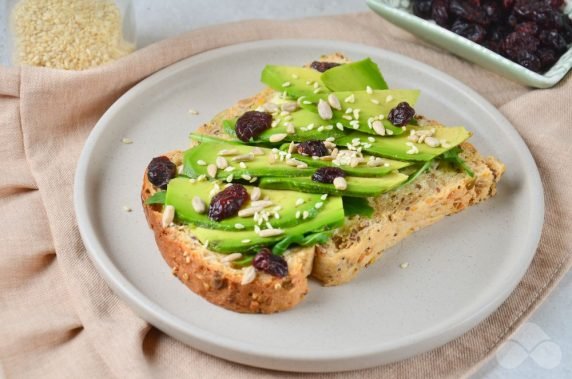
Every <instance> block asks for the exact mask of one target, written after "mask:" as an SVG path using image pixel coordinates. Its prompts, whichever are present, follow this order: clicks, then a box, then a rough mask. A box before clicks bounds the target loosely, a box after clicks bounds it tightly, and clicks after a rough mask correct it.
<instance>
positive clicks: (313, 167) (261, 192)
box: [141, 54, 504, 313]
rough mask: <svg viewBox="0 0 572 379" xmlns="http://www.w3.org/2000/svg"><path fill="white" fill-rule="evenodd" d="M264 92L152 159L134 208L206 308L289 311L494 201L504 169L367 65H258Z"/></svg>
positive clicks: (330, 60) (330, 59)
mask: <svg viewBox="0 0 572 379" xmlns="http://www.w3.org/2000/svg"><path fill="white" fill-rule="evenodd" d="M262 82H263V83H265V84H266V85H267V86H268V87H269V88H266V89H264V90H263V91H261V92H260V93H258V94H257V95H255V96H254V97H252V98H249V99H244V100H240V101H239V102H238V103H237V104H236V105H234V106H233V107H231V108H229V109H227V110H225V111H224V112H222V113H220V114H218V115H217V116H216V117H214V119H213V120H212V121H211V122H210V123H208V124H206V125H203V126H202V127H201V128H200V129H199V130H198V131H197V132H196V133H192V134H191V136H190V138H191V143H192V146H191V148H190V149H188V150H186V151H172V152H168V153H165V154H164V155H162V156H160V157H156V158H153V160H152V161H151V163H150V164H149V166H148V167H147V170H146V172H145V175H144V179H143V188H142V193H141V196H142V201H143V206H144V208H145V213H146V215H147V220H148V222H149V225H150V226H151V228H152V229H153V231H154V233H155V239H156V241H157V245H158V246H159V250H160V251H161V253H162V255H163V257H164V258H165V260H166V261H167V263H168V264H169V266H170V267H171V268H172V270H173V274H174V275H176V276H177V277H178V278H179V279H180V280H181V281H182V282H183V283H185V284H186V285H187V286H188V287H189V288H191V289H192V290H193V291H194V292H195V293H197V294H199V295H200V296H202V297H204V298H205V299H206V300H208V301H210V302H212V303H214V304H217V305H220V306H222V307H225V308H227V309H231V310H233V311H238V312H249V313H272V312H278V311H282V310H286V309H289V308H292V307H293V306H295V305H296V304H298V303H299V302H300V301H301V300H302V298H303V297H304V295H305V294H306V293H307V291H308V277H309V276H312V277H313V278H315V279H317V280H318V281H320V282H321V283H323V284H324V285H326V286H334V285H338V284H342V283H346V282H348V281H350V280H351V279H353V278H354V277H355V276H356V275H357V274H358V273H359V272H360V271H361V270H362V269H363V268H365V267H367V266H368V265H370V264H372V263H373V262H374V261H375V260H377V259H378V258H379V257H380V255H381V253H382V252H383V251H384V250H385V249H387V248H389V247H391V246H393V245H395V244H396V243H397V242H399V241H400V240H402V239H403V238H404V237H406V236H408V235H409V234H411V233H412V232H414V231H416V230H418V229H420V228H422V227H425V226H428V225H430V224H433V223H435V222H436V221H438V220H439V219H441V218H442V217H444V216H447V215H451V214H453V213H457V212H459V211H461V210H463V209H465V208H466V207H468V206H470V205H473V204H476V203H479V202H481V201H483V200H486V199H488V198H489V197H491V196H493V195H494V194H495V191H496V184H497V182H498V181H499V179H500V177H501V175H502V173H503V171H504V165H503V164H502V163H500V162H499V161H498V160H497V159H495V158H493V157H482V156H481V155H480V154H479V153H478V152H477V150H476V149H475V148H474V147H473V146H472V145H471V144H469V143H468V142H466V140H467V139H468V138H469V137H470V136H471V133H470V132H469V131H468V130H466V129H465V128H464V127H462V126H455V127H445V126H443V125H441V124H439V122H436V121H430V120H428V119H426V118H424V117H423V116H421V115H419V114H417V113H416V112H415V103H416V100H417V98H418V96H419V91H417V90H414V89H411V90H407V89H388V87H387V84H386V82H385V80H384V78H383V76H382V74H381V72H380V70H379V68H378V66H377V65H376V64H375V63H374V62H373V61H372V60H370V59H364V60H361V61H357V62H354V63H350V62H349V61H348V60H347V59H346V58H345V57H344V56H343V55H341V54H332V55H329V56H323V57H322V58H321V59H320V61H316V62H312V64H311V65H309V66H307V67H287V66H273V65H268V66H266V67H265V68H264V70H263V72H262Z"/></svg>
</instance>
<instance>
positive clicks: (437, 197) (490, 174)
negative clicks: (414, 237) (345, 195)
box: [312, 143, 505, 286]
mask: <svg viewBox="0 0 572 379" xmlns="http://www.w3.org/2000/svg"><path fill="white" fill-rule="evenodd" d="M461 147H462V148H463V153H462V157H463V159H464V160H465V161H466V163H467V164H468V165H469V166H470V167H471V168H472V170H473V171H474V173H475V176H474V177H472V178H471V177H470V176H468V175H467V174H465V173H464V172H459V171H457V170H456V169H453V168H451V167H440V168H439V169H437V167H433V168H431V169H430V170H429V171H428V172H427V173H425V174H423V176H421V177H420V178H419V179H418V180H415V181H414V182H413V183H410V184H408V185H406V186H404V187H402V188H399V189H398V190H395V191H391V192H388V193H385V194H383V195H381V196H378V197H377V198H374V199H372V200H370V204H371V206H372V207H373V208H374V214H373V216H372V218H371V219H368V218H364V217H360V216H355V217H352V218H351V219H346V222H345V224H344V226H343V227H342V228H340V229H338V231H337V232H336V233H335V234H334V236H333V237H332V239H331V240H330V241H329V242H328V243H326V244H323V245H318V246H317V247H316V255H315V258H314V265H313V270H312V276H313V277H314V278H316V279H318V280H319V281H320V282H322V284H323V285H325V286H335V285H339V284H343V283H347V282H349V281H351V280H352V279H353V278H355V277H356V276H357V275H358V274H359V272H361V270H363V269H364V268H366V267H368V266H369V265H370V264H372V263H374V262H375V261H376V260H377V259H378V258H379V257H380V256H381V255H382V253H383V252H384V251H385V250H387V249H388V248H390V247H392V246H394V245H396V244H397V243H398V242H399V241H401V240H403V239H404V238H405V237H407V236H409V235H410V234H412V233H413V232H415V231H417V230H419V229H421V228H424V227H426V226H429V225H431V224H434V223H436V222H437V221H439V220H441V219H442V218H443V217H445V216H449V215H453V214H455V213H458V212H460V211H462V210H463V209H465V208H467V207H469V206H471V205H474V204H478V203H480V202H482V201H484V200H486V199H488V198H490V197H492V196H494V195H495V193H496V185H497V183H498V181H499V180H500V178H501V176H502V174H503V173H504V170H505V166H504V165H503V164H502V163H500V162H499V161H498V160H496V159H495V158H493V157H487V158H484V157H482V156H481V155H480V154H479V153H478V152H477V150H476V149H475V148H474V147H473V145H471V144H470V143H463V144H462V145H461Z"/></svg>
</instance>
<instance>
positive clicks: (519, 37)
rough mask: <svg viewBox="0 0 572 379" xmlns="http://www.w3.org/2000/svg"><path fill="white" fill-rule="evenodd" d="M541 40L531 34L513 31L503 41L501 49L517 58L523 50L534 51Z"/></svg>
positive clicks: (505, 53) (511, 56)
mask: <svg viewBox="0 0 572 379" xmlns="http://www.w3.org/2000/svg"><path fill="white" fill-rule="evenodd" d="M539 43H540V41H538V39H537V38H536V37H534V36H532V35H530V34H526V33H519V32H512V33H510V34H509V35H508V36H506V38H505V39H504V40H503V41H502V45H501V51H502V53H503V54H504V55H506V56H507V57H509V58H510V59H513V60H516V59H517V56H518V54H519V53H520V52H521V51H526V52H529V53H534V52H535V51H536V49H537V48H538V45H539Z"/></svg>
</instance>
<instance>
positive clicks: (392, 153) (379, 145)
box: [336, 125, 471, 161]
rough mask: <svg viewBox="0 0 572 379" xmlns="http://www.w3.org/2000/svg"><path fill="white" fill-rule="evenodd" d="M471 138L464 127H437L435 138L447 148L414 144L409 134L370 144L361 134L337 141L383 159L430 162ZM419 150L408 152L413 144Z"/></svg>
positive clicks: (378, 140)
mask: <svg viewBox="0 0 572 379" xmlns="http://www.w3.org/2000/svg"><path fill="white" fill-rule="evenodd" d="M407 129H408V130H409V131H410V130H430V129H432V128H430V127H414V126H411V125H409V126H407ZM470 136H471V132H469V131H468V130H467V129H465V128H463V127H462V126H456V127H436V128H435V135H434V137H435V138H437V139H438V140H439V141H445V142H446V147H443V146H440V147H429V146H428V145H426V144H424V143H413V142H411V141H410V140H409V139H408V138H409V133H405V134H402V135H400V136H394V137H379V136H378V137H374V138H375V141H374V142H370V140H369V139H368V138H366V136H364V135H363V134H361V133H351V134H348V135H347V136H346V137H343V138H340V139H339V140H337V141H336V143H339V144H355V146H360V145H361V146H362V149H363V151H366V152H368V153H370V154H373V155H378V156H381V157H388V158H393V159H400V160H404V161H428V160H431V159H433V158H435V157H437V156H438V155H441V154H443V153H444V152H446V151H447V150H450V149H452V148H453V147H455V146H457V145H459V144H461V143H462V142H464V141H466V140H467V139H468V138H469V137H470ZM411 143H413V144H414V145H415V147H416V148H417V149H418V150H419V152H418V153H416V154H408V153H407V151H410V150H411V145H409V144H411Z"/></svg>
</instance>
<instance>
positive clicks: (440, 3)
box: [431, 0, 449, 27]
mask: <svg viewBox="0 0 572 379" xmlns="http://www.w3.org/2000/svg"><path fill="white" fill-rule="evenodd" d="M431 18H432V19H433V20H435V22H436V23H437V25H440V26H443V27H446V26H447V25H449V0H433V4H432V5H431Z"/></svg>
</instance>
